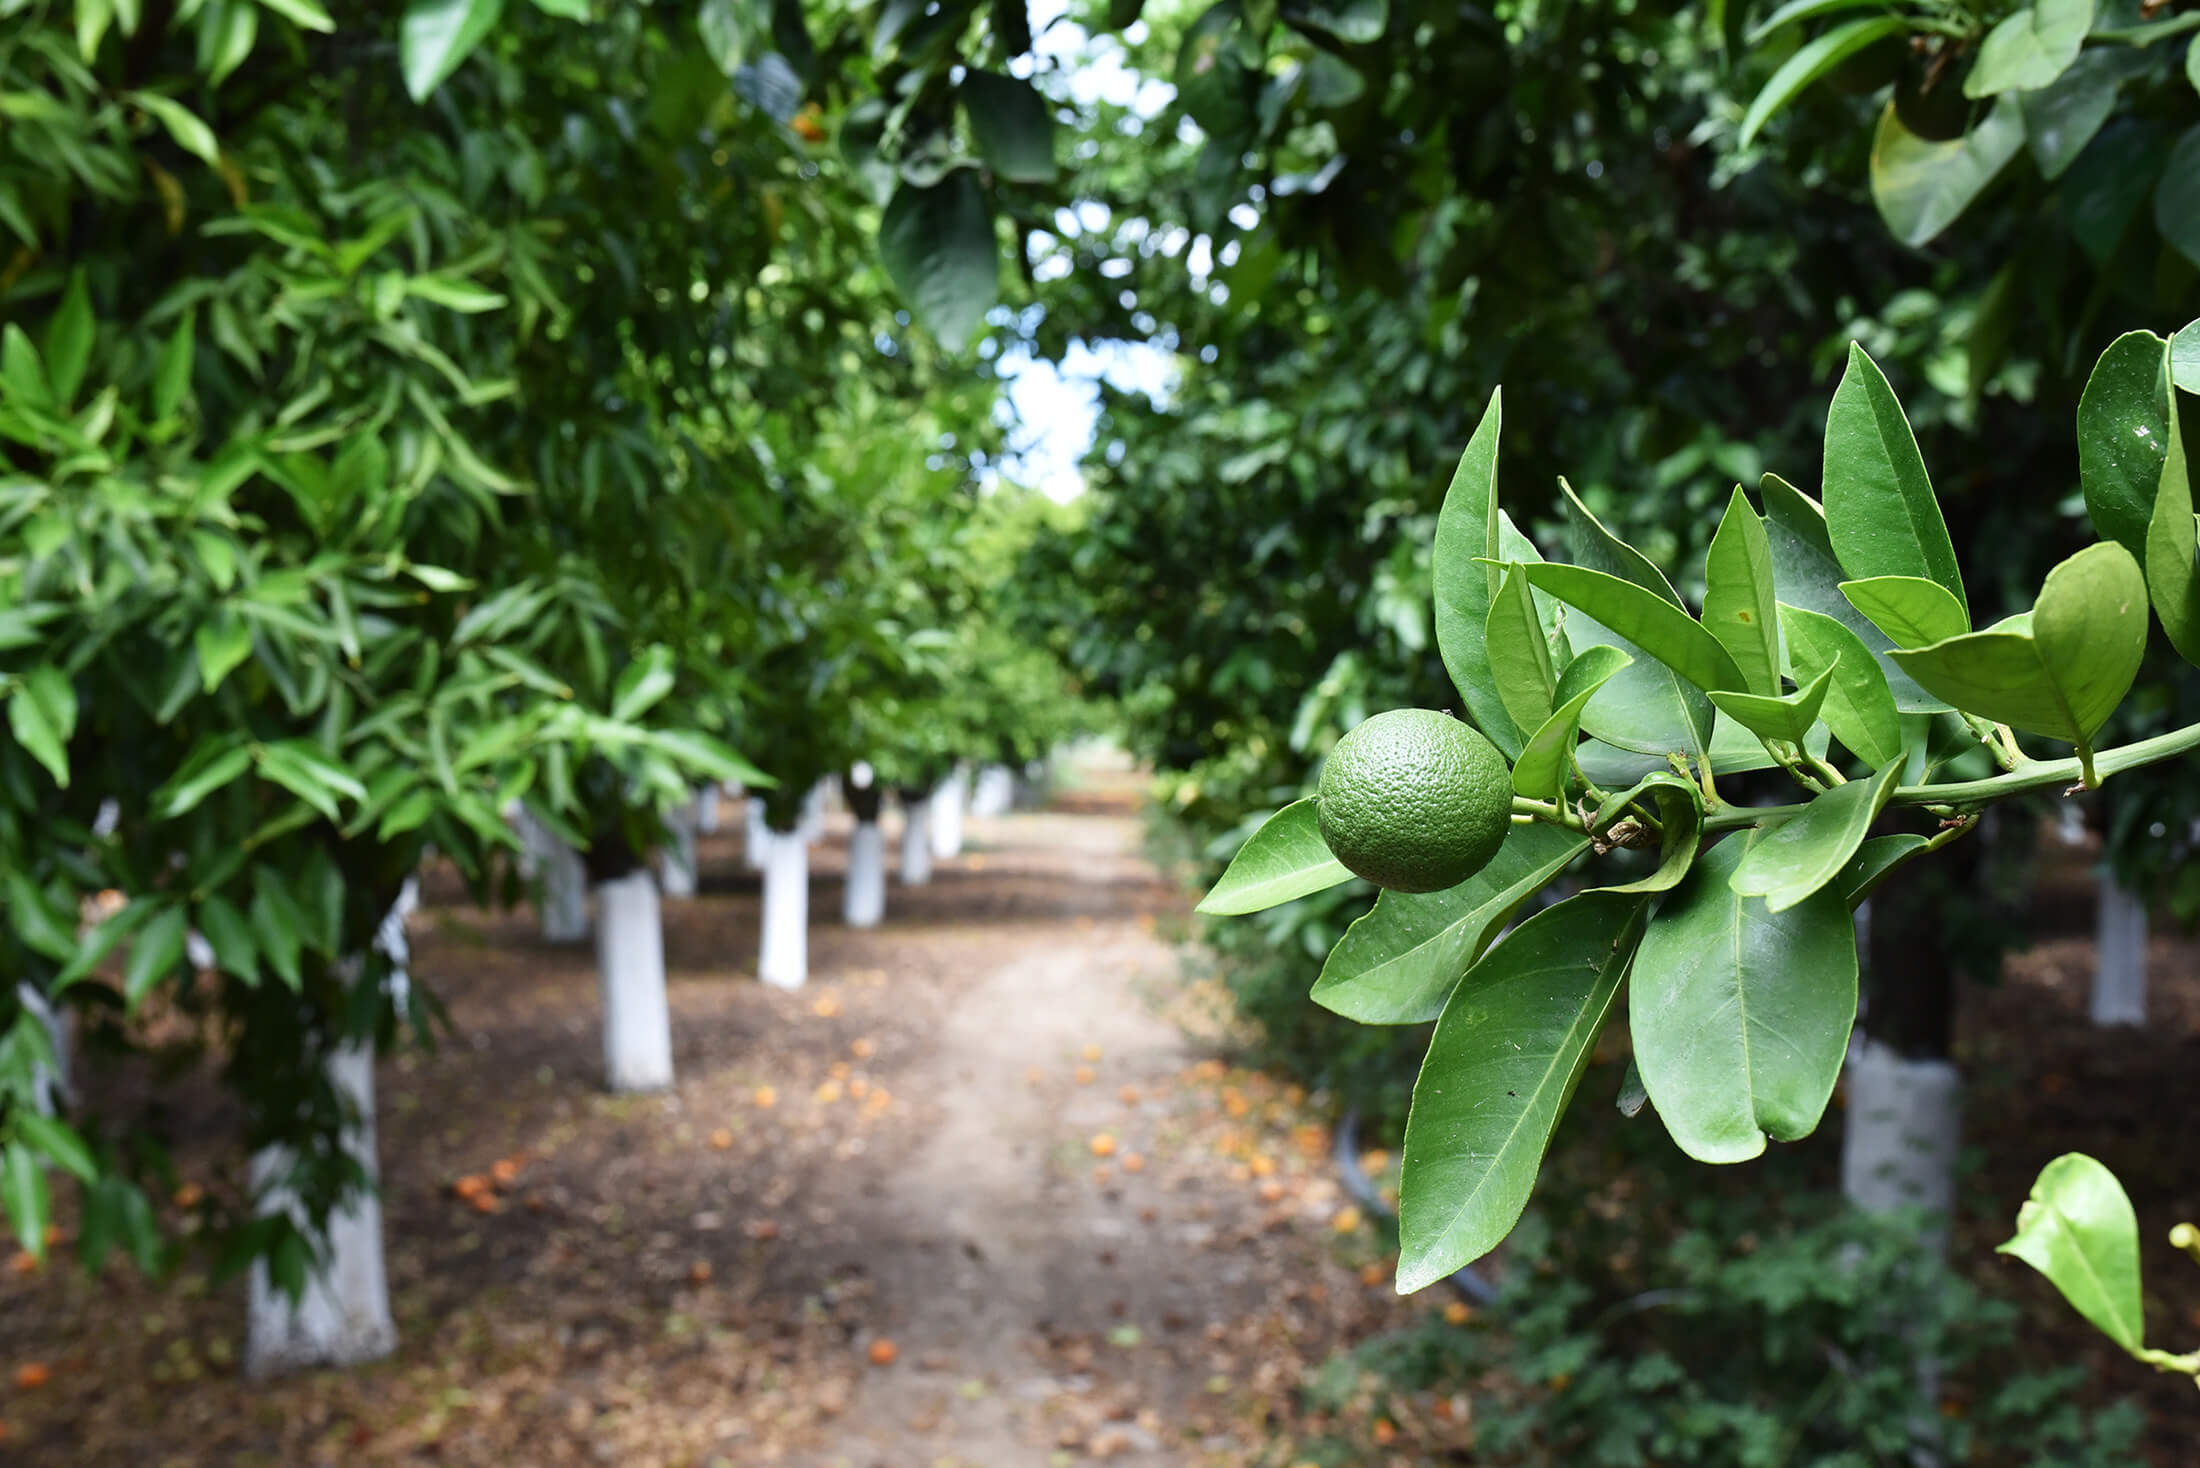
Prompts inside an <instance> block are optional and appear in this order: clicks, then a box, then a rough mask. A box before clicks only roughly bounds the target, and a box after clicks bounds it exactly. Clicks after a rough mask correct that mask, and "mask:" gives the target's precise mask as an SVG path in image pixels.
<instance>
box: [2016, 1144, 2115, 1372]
mask: <svg viewBox="0 0 2200 1468" xmlns="http://www.w3.org/2000/svg"><path fill="white" fill-rule="evenodd" d="M1994 1252H1995V1253H1997V1254H2014V1255H2015V1256H2016V1257H2017V1258H2019V1259H2022V1260H2023V1261H2024V1262H2025V1263H2027V1264H2029V1265H2031V1266H2032V1267H2033V1268H2034V1269H2037V1270H2038V1271H2039V1272H2040V1273H2042V1274H2044V1275H2046V1276H2047V1278H2048V1280H2049V1282H2051V1283H2052V1284H2053V1285H2054V1286H2055V1288H2056V1289H2058V1290H2060V1291H2062V1296H2063V1298H2064V1299H2066V1300H2068V1301H2069V1302H2070V1305H2071V1308H2072V1309H2074V1310H2076V1311H2077V1312H2078V1313H2079V1314H2080V1315H2083V1316H2084V1317H2085V1318H2086V1319H2087V1320H2090V1321H2092V1322H2093V1325H2094V1327H2095V1328H2096V1329H2098V1330H2099V1331H2100V1332H2101V1333H2102V1334H2103V1335H2105V1336H2107V1337H2108V1338H2109V1339H2110V1340H2112V1341H2114V1342H2115V1343H2116V1344H2117V1345H2119V1346H2122V1347H2123V1348H2124V1349H2125V1350H2127V1351H2137V1350H2138V1349H2140V1348H2141V1347H2142V1346H2143V1345H2145V1344H2146V1311H2145V1308H2144V1306H2143V1305H2142V1304H2141V1301H2140V1295H2139V1218H2138V1215H2137V1214H2136V1213H2134V1212H2133V1211H2132V1207H2131V1199H2130V1198H2129V1197H2128V1196H2127V1195H2126V1194H2125V1192H2124V1188H2123V1184H2121V1183H2119V1182H2117V1181H2116V1175H2115V1174H2114V1173H2112V1172H2110V1171H2109V1170H2108V1169H2107V1168H2105V1167H2103V1166H2101V1164H2100V1163H2098V1162H2096V1161H2094V1160H2093V1159H2092V1158H2090V1157H2088V1156H2086V1155H2085V1154H2084V1153H2082V1152H2065V1153H2064V1154H2063V1155H2062V1156H2060V1157H2058V1158H2056V1159H2055V1160H2054V1161H2053V1162H2050V1163H2048V1164H2047V1166H2045V1167H2043V1168H2041V1169H2040V1175H2039V1177H2038V1178H2037V1179H2035V1180H2034V1181H2033V1183H2032V1195H2031V1196H2030V1197H2029V1198H2027V1199H2025V1202H2024V1206H2023V1207H2022V1208H2020V1209H2018V1210H2017V1231H2016V1234H2015V1235H2014V1236H2013V1237H2011V1238H2010V1239H2008V1240H2007V1241H2006V1242H2004V1243H2002V1244H1999V1245H1997V1246H1996V1247H1995V1250H1994Z"/></svg>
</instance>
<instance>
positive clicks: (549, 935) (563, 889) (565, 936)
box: [537, 831, 588, 943]
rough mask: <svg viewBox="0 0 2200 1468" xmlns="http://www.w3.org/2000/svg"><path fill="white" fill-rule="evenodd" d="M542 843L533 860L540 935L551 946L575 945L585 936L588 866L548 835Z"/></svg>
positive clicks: (570, 850) (573, 851)
mask: <svg viewBox="0 0 2200 1468" xmlns="http://www.w3.org/2000/svg"><path fill="white" fill-rule="evenodd" d="M542 840H543V844H542V848H541V851H540V854H539V856H538V857H537V860H538V861H540V863H541V865H542V936H543V937H544V938H545V939H546V940H548V941H549V942H552V943H578V942H580V941H581V940H582V939H584V938H586V937H587V936H588V865H587V863H586V862H585V861H583V860H582V859H581V854H580V853H579V852H577V851H575V850H574V849H573V848H572V847H570V846H568V845H566V844H565V843H564V842H563V841H560V840H559V839H558V838H557V837H555V836H552V835H551V834H550V833H549V832H547V831H545V832H544V833H543V837H542Z"/></svg>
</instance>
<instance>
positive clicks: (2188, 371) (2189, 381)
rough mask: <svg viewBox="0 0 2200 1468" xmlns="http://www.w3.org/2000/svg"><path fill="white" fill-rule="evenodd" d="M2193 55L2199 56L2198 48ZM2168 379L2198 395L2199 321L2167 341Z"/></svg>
mask: <svg viewBox="0 0 2200 1468" xmlns="http://www.w3.org/2000/svg"><path fill="white" fill-rule="evenodd" d="M2194 54H2195V55H2200V46H2196V47H2194ZM2169 378H2170V381H2171V382H2174V383H2175V384H2177V389H2178V391H2180V392H2189V393H2196V394H2200V321H2192V322H2188V323H2187V324H2186V325H2185V327H2184V329H2183V330H2181V331H2179V332H2178V333H2177V335H2175V336H2173V337H2171V338H2170V339H2169Z"/></svg>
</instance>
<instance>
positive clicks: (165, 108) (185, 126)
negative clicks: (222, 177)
mask: <svg viewBox="0 0 2200 1468" xmlns="http://www.w3.org/2000/svg"><path fill="white" fill-rule="evenodd" d="M123 95H124V96H125V97H126V98H128V99H129V100H130V101H132V102H135V103H136V104H137V105H138V106H140V107H142V108H144V109H145V110H146V111H147V112H150V113H151V114H152V115H153V116H154V117H156V118H158V119H159V121H160V125H161V126H162V127H164V128H166V129H168V136H170V137H171V138H174V139H175V140H176V146H177V147H179V148H181V149H183V151H184V152H186V153H189V154H191V155H192V156H193V157H195V158H199V159H202V160H203V161H205V162H206V163H208V164H213V165H219V164H220V162H221V159H222V149H221V144H220V143H218V142H216V141H215V140H214V130H213V129H212V128H210V127H208V126H207V125H206V124H205V123H204V122H201V121H200V120H199V115H198V114H197V113H196V112H193V111H192V110H191V109H190V108H188V107H186V106H184V105H183V104H182V103H181V102H178V101H177V100H176V99H175V98H173V97H163V96H161V95H160V94H159V93H157V92H125V93H123Z"/></svg>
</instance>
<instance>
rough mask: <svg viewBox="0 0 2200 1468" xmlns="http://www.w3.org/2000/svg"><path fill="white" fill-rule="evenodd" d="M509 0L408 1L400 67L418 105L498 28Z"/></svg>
mask: <svg viewBox="0 0 2200 1468" xmlns="http://www.w3.org/2000/svg"><path fill="white" fill-rule="evenodd" d="M503 13H504V0H409V3H408V4H407V5H406V6H405V18H404V20H403V22H402V23H401V24H400V25H399V27H398V32H397V55H398V65H399V68H400V70H402V72H403V73H404V77H405V90H406V92H407V93H409V94H410V95H411V97H412V99H413V100H414V101H415V102H425V101H426V100H427V99H428V94H429V93H431V92H433V91H434V90H435V89H436V88H437V87H440V86H442V85H443V82H444V79H445V78H447V77H448V76H450V74H451V73H452V72H454V71H456V70H458V68H459V66H460V64H461V63H463V62H464V61H465V60H466V58H467V57H469V56H471V55H473V53H474V48H475V47H477V46H479V45H480V44H481V43H482V42H483V41H485V40H487V39H488V37H489V32H490V31H492V30H494V29H495V28H496V23H497V18H498V17H499V16H501V15H502V14H503Z"/></svg>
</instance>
